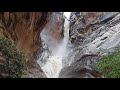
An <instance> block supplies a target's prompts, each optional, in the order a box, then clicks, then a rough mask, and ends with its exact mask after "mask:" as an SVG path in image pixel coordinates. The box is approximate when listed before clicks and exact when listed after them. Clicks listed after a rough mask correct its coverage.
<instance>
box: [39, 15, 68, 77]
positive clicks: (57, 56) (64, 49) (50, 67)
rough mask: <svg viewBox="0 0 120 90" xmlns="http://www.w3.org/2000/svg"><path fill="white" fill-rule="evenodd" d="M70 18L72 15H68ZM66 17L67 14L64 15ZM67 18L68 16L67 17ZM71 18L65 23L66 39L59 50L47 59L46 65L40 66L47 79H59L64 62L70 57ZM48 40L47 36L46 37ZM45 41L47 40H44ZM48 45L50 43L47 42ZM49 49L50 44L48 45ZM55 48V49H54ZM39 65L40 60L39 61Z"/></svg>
mask: <svg viewBox="0 0 120 90" xmlns="http://www.w3.org/2000/svg"><path fill="white" fill-rule="evenodd" d="M67 14H69V16H70V13H67ZM64 15H65V14H64ZM65 16H66V15H65ZM69 16H67V19H65V22H64V38H63V39H62V40H61V42H60V44H58V46H57V48H55V49H54V50H53V49H52V50H51V51H52V53H51V54H50V56H49V57H48V58H46V59H47V60H46V63H45V64H44V65H42V66H41V65H40V66H41V68H42V70H43V72H44V73H45V75H46V76H47V78H58V77H59V73H60V71H61V69H62V67H63V65H62V61H63V60H64V59H65V57H67V55H68V52H69V50H68V43H69V21H68V19H69ZM46 38H47V36H46ZM44 39H45V38H44ZM46 43H48V41H47V42H46ZM48 48H50V47H49V43H48ZM53 48H54V47H53ZM38 63H39V60H38Z"/></svg>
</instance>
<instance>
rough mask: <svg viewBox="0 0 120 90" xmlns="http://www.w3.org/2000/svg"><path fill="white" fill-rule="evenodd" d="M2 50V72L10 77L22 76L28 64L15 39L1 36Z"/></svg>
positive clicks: (0, 47)
mask: <svg viewBox="0 0 120 90" xmlns="http://www.w3.org/2000/svg"><path fill="white" fill-rule="evenodd" d="M0 52H1V53H2V57H3V58H4V60H3V62H2V63H0V73H1V74H4V77H8V78H20V77H21V76H22V74H23V71H24V69H25V66H26V57H25V54H24V52H23V51H19V50H18V49H17V48H16V45H15V43H14V42H13V41H11V40H10V39H8V38H6V37H1V38H0Z"/></svg>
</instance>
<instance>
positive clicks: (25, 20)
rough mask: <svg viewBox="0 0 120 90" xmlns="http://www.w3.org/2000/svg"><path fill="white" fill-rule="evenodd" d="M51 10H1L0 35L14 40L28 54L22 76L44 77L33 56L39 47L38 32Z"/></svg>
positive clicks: (43, 25)
mask: <svg viewBox="0 0 120 90" xmlns="http://www.w3.org/2000/svg"><path fill="white" fill-rule="evenodd" d="M51 14H52V13H51V12H1V13H0V36H5V37H7V38H9V39H12V40H14V41H15V43H16V45H17V48H18V49H22V50H24V51H25V53H26V55H27V56H28V59H27V64H28V66H27V67H28V70H27V71H26V73H27V75H25V76H23V77H41V78H42V77H46V76H45V75H44V73H43V71H42V70H41V68H40V66H39V65H38V64H37V63H36V61H35V60H34V58H33V55H34V53H35V52H36V51H37V50H38V49H39V48H40V47H41V41H40V40H41V39H40V33H41V31H42V29H43V28H44V27H45V25H46V24H47V22H48V20H49V18H50V16H51Z"/></svg>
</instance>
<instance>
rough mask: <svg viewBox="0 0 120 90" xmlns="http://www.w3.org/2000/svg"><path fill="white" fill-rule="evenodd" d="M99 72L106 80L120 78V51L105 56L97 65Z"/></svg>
mask: <svg viewBox="0 0 120 90" xmlns="http://www.w3.org/2000/svg"><path fill="white" fill-rule="evenodd" d="M97 70H98V71H99V72H101V73H102V75H103V77H105V78H120V50H118V51H116V52H114V53H109V54H108V55H107V56H104V57H103V58H102V59H101V61H99V62H98V63H97Z"/></svg>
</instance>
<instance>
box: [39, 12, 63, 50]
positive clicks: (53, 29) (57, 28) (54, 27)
mask: <svg viewBox="0 0 120 90" xmlns="http://www.w3.org/2000/svg"><path fill="white" fill-rule="evenodd" d="M63 28H64V16H63V13H60V12H54V13H53V14H52V16H51V19H50V20H49V22H48V23H47V25H46V26H45V28H44V29H43V31H42V32H41V39H42V41H44V42H45V43H46V44H47V45H48V47H49V49H50V50H53V49H54V48H56V46H57V45H58V44H59V42H60V41H61V39H62V38H63V35H64V31H63Z"/></svg>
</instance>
